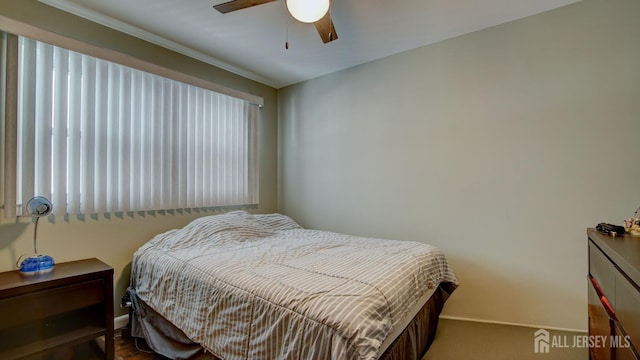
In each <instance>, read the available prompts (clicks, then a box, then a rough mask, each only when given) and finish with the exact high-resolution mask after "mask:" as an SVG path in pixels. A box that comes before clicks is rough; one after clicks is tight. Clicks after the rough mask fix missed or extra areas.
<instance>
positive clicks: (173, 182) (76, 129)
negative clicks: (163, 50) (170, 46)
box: [16, 37, 258, 215]
mask: <svg viewBox="0 0 640 360" xmlns="http://www.w3.org/2000/svg"><path fill="white" fill-rule="evenodd" d="M18 51H19V52H18V63H19V65H18V72H19V73H18V121H17V123H18V127H17V128H18V130H17V131H18V136H17V137H18V142H17V157H18V159H17V166H16V167H17V168H16V174H17V181H16V183H17V196H16V197H17V198H16V203H17V209H16V210H17V214H18V215H19V214H21V213H22V209H21V204H23V203H26V201H27V200H29V199H30V198H31V197H32V196H34V195H44V196H47V197H49V198H50V199H51V200H52V202H53V204H54V214H57V215H62V214H94V213H111V212H129V211H143V210H167V209H185V208H203V207H219V206H233V205H249V204H257V202H258V164H257V156H258V154H257V126H258V124H257V117H258V114H257V112H258V110H257V106H255V105H253V104H250V103H249V102H247V101H244V100H240V99H237V98H234V97H231V96H227V95H223V94H219V93H215V92H213V91H210V90H206V89H202V88H199V87H196V86H192V85H188V84H185V83H181V82H178V81H175V80H171V79H167V78H163V77H161V76H158V75H154V74H150V73H146V72H143V71H140V70H136V69H132V68H129V67H126V66H122V65H118V64H115V63H111V62H108V61H104V60H101V59H97V58H94V57H91V56H88V55H84V54H80V53H77V52H73V51H70V50H66V49H63V48H60V47H56V46H52V45H49V44H46V43H42V42H39V41H35V40H32V39H28V38H24V37H20V39H19V50H18Z"/></svg>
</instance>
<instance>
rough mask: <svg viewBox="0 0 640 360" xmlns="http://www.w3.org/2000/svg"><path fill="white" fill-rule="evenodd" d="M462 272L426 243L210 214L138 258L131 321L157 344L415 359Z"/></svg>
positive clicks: (256, 354) (224, 352)
mask: <svg viewBox="0 0 640 360" xmlns="http://www.w3.org/2000/svg"><path fill="white" fill-rule="evenodd" d="M457 285H458V280H457V279H456V276H455V274H454V273H453V271H452V270H451V268H450V267H449V264H448V263H447V260H446V257H445V256H444V254H443V253H442V252H441V251H440V250H439V249H437V248H436V247H433V246H431V245H428V244H425V243H422V242H412V241H396V240H383V239H374V238H365V237H357V236H350V235H345V234H338V233H333V232H327V231H318V230H309V229H303V228H302V227H300V226H299V225H298V224H297V223H295V222H294V221H293V220H292V219H291V218H289V217H287V216H284V215H281V214H266V215H252V214H249V213H247V212H245V211H233V212H229V213H226V214H220V215H212V216H205V217H202V218H199V219H196V220H194V221H193V222H191V223H190V224H188V225H186V226H185V227H184V228H181V229H175V230H171V231H168V232H166V233H163V234H159V235H157V236H156V237H154V238H153V239H152V240H150V241H149V242H148V243H146V244H144V245H143V246H142V247H140V248H139V249H138V250H137V251H136V252H135V254H134V256H133V261H132V268H131V286H130V287H129V289H128V291H127V296H128V297H129V298H130V300H131V303H132V309H133V311H132V316H131V331H132V335H133V336H136V337H143V338H145V340H146V341H147V343H148V344H149V346H150V347H151V348H152V349H154V350H155V351H156V352H158V353H160V354H162V355H164V356H167V357H169V358H174V359H186V358H189V357H192V356H194V355H195V354H197V353H198V352H200V351H205V352H207V353H209V354H211V355H212V358H219V359H224V360H235V359H299V360H302V359H359V360H360V359H362V360H364V359H385V360H390V359H420V358H421V357H422V355H423V354H424V352H426V350H427V349H428V347H429V345H430V344H431V342H432V340H433V337H434V335H435V331H436V327H437V322H438V316H439V314H440V312H441V310H442V308H443V306H444V303H445V301H446V300H447V298H448V296H449V295H450V294H451V293H452V292H453V290H454V289H455V288H456V287H457Z"/></svg>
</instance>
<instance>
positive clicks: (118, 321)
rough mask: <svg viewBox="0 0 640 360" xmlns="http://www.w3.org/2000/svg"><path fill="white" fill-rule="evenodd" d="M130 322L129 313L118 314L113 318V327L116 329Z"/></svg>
mask: <svg viewBox="0 0 640 360" xmlns="http://www.w3.org/2000/svg"><path fill="white" fill-rule="evenodd" d="M128 322H129V315H126V314H125V315H120V316H116V317H115V318H114V319H113V328H114V329H115V330H118V329H120V328H123V327H125V326H126V325H127V323H128Z"/></svg>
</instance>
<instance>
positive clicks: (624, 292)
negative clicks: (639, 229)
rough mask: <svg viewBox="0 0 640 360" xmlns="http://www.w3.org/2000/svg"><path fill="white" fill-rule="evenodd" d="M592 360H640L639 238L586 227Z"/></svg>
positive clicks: (590, 354)
mask: <svg viewBox="0 0 640 360" xmlns="http://www.w3.org/2000/svg"><path fill="white" fill-rule="evenodd" d="M587 236H588V239H589V240H588V241H589V255H588V256H589V274H588V289H589V290H588V296H589V302H588V304H589V307H588V313H589V335H590V338H595V337H598V338H599V339H606V341H604V342H595V343H596V344H599V345H601V346H593V347H590V351H589V358H590V359H592V360H602V359H606V360H640V353H639V351H640V237H634V236H628V235H626V236H617V237H612V236H611V235H605V234H602V233H600V232H598V231H597V230H595V229H587Z"/></svg>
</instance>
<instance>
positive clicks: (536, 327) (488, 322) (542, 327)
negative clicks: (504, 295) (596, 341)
mask: <svg viewBox="0 0 640 360" xmlns="http://www.w3.org/2000/svg"><path fill="white" fill-rule="evenodd" d="M440 318H441V319H447V320H458V321H470V322H478V323H485V324H496V325H509V326H520V327H527V328H532V329H545V330H556V331H566V332H577V333H585V334H586V333H587V331H586V330H578V329H567V328H561V327H554V326H544V325H531V324H519V323H510V322H506V321H493V320H481V319H471V318H465V317H460V316H449V315H440Z"/></svg>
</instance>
